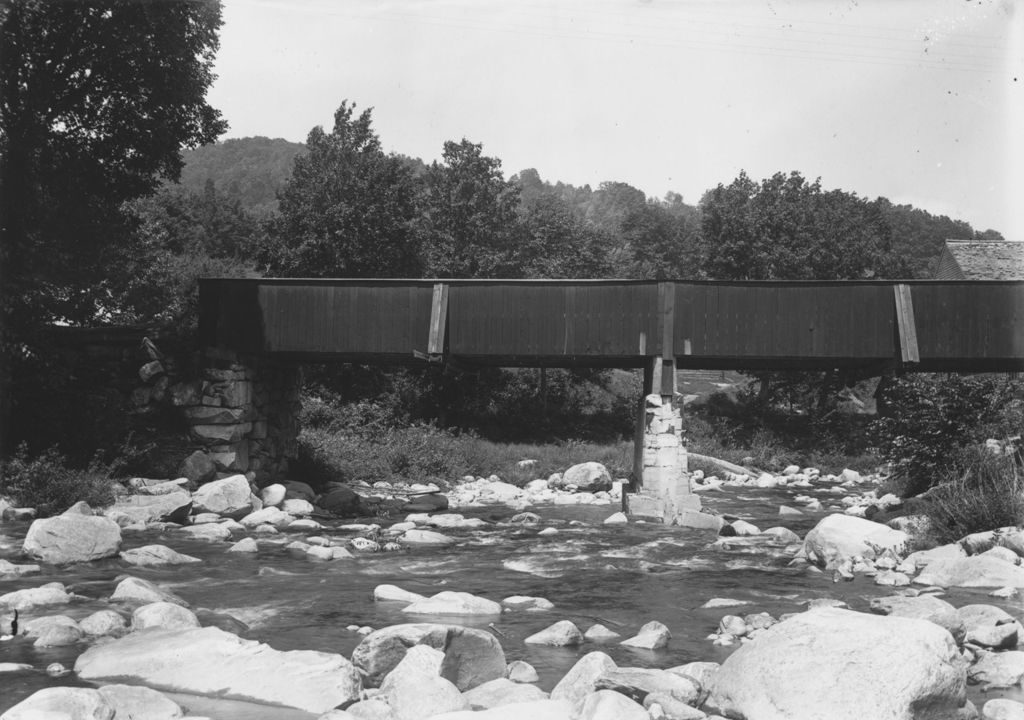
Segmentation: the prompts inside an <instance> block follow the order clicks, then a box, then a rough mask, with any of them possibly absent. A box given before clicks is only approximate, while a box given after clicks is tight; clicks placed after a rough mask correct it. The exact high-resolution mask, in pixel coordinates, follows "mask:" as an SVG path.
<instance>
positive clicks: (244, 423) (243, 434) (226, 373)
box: [170, 351, 302, 485]
mask: <svg viewBox="0 0 1024 720" xmlns="http://www.w3.org/2000/svg"><path fill="white" fill-rule="evenodd" d="M200 375H201V377H200V378H199V379H196V380H191V381H188V382H182V383H178V384H177V385H174V386H172V388H171V389H170V392H171V397H172V402H173V404H175V405H177V406H180V407H181V408H182V411H183V412H184V414H185V417H186V419H187V421H188V424H189V431H188V432H189V438H190V440H191V441H192V442H193V443H194V444H196V445H197V448H196V453H199V454H201V455H205V456H206V458H207V459H208V460H209V461H210V462H212V465H213V467H214V469H215V472H217V473H220V474H235V473H248V472H252V473H253V474H254V477H253V479H254V480H255V481H256V482H257V484H261V485H262V484H265V483H266V482H269V481H270V480H272V479H273V478H277V477H279V476H281V475H284V474H285V473H287V471H288V459H289V458H293V457H294V456H295V452H296V443H297V438H298V431H299V427H298V419H297V418H298V413H299V404H300V401H299V392H300V390H301V386H302V372H301V368H299V367H298V366H294V365H288V364H282V363H276V362H272V361H269V360H265V359H262V358H242V357H238V356H236V355H234V354H231V353H225V352H223V351H209V352H208V353H207V355H206V363H205V367H204V368H203V369H202V371H201V373H200ZM196 453H193V455H192V456H190V458H189V462H188V463H186V465H189V464H191V466H192V468H190V470H191V473H192V474H197V472H200V471H199V470H197V469H198V468H206V470H205V472H207V473H208V472H209V469H210V465H209V463H204V462H203V459H202V458H201V457H197V454H196ZM187 474H188V473H187ZM191 479H194V480H201V479H208V478H191Z"/></svg>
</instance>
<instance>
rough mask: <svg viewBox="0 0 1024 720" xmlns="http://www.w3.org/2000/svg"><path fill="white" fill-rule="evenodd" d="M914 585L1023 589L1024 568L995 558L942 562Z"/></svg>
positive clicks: (930, 567) (932, 564) (926, 570)
mask: <svg viewBox="0 0 1024 720" xmlns="http://www.w3.org/2000/svg"><path fill="white" fill-rule="evenodd" d="M914 582H915V583H919V584H921V585H940V586H942V587H1015V588H1024V567H1021V566H1019V565H1014V564H1012V563H1008V562H1006V561H1005V560H1001V559H1000V558H998V557H995V556H992V555H971V556H970V557H961V558H940V559H938V560H933V561H932V562H930V563H928V565H927V566H925V568H924V570H922V571H921V573H920V574H919V575H918V576H917V577H916V578H914Z"/></svg>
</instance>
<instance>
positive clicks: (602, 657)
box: [551, 651, 618, 715]
mask: <svg viewBox="0 0 1024 720" xmlns="http://www.w3.org/2000/svg"><path fill="white" fill-rule="evenodd" d="M617 668H618V666H617V665H616V664H615V661H614V660H612V659H611V658H610V657H609V656H608V655H606V654H605V653H603V652H600V651H594V652H590V653H587V654H586V655H584V656H583V657H581V658H580V659H579V660H577V661H576V664H575V665H573V666H572V668H570V669H569V672H567V673H566V674H565V675H564V676H563V677H562V679H561V680H559V681H558V684H557V685H555V687H554V689H553V690H552V691H551V699H552V700H565V701H567V702H568V703H569V704H570V706H571V707H572V708H573V714H574V715H578V711H579V709H580V708H581V707H582V706H583V701H584V699H585V698H586V697H587V695H589V694H590V693H592V692H594V690H595V689H596V688H595V684H596V683H597V680H598V678H600V677H601V676H602V675H604V674H605V673H606V672H610V671H612V670H616V669H617Z"/></svg>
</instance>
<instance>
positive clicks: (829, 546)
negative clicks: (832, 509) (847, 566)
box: [804, 515, 909, 567]
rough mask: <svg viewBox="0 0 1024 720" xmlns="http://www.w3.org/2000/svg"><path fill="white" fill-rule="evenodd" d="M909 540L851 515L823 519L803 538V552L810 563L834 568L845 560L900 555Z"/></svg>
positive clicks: (899, 532) (890, 530) (898, 533)
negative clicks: (885, 553)
mask: <svg viewBox="0 0 1024 720" xmlns="http://www.w3.org/2000/svg"><path fill="white" fill-rule="evenodd" d="M908 539H909V536H908V535H907V534H906V533H904V532H901V531H899V530H893V529H892V528H890V527H887V526H885V525H882V524H881V523H876V522H872V521H870V520H864V519H863V518H857V517H852V516H850V515H829V516H827V517H825V518H822V520H821V521H820V522H818V524H817V525H815V526H814V529H813V530H811V531H810V532H809V533H807V537H806V538H804V552H805V553H806V555H807V559H808V560H810V561H811V562H813V563H815V564H817V565H820V566H824V567H831V566H832V565H833V564H834V563H836V562H838V561H841V560H843V559H845V558H852V557H855V556H860V557H864V558H869V559H870V558H873V557H875V554H876V551H877V552H881V551H883V550H886V549H891V550H894V551H897V552H898V551H900V550H901V549H902V548H903V547H904V546H905V545H906V543H907V540H908Z"/></svg>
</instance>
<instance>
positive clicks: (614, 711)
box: [580, 690, 649, 720]
mask: <svg viewBox="0 0 1024 720" xmlns="http://www.w3.org/2000/svg"><path fill="white" fill-rule="evenodd" d="M580 717H584V718H587V720H649V717H648V715H647V711H646V710H644V707H643V705H640V704H639V703H637V702H634V701H633V700H630V699H629V698H628V697H626V696H625V695H623V694H622V693H617V692H615V691H614V690H598V691H596V692H592V693H590V694H589V695H587V696H586V697H585V698H584V699H583V709H582V710H581V711H580Z"/></svg>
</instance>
